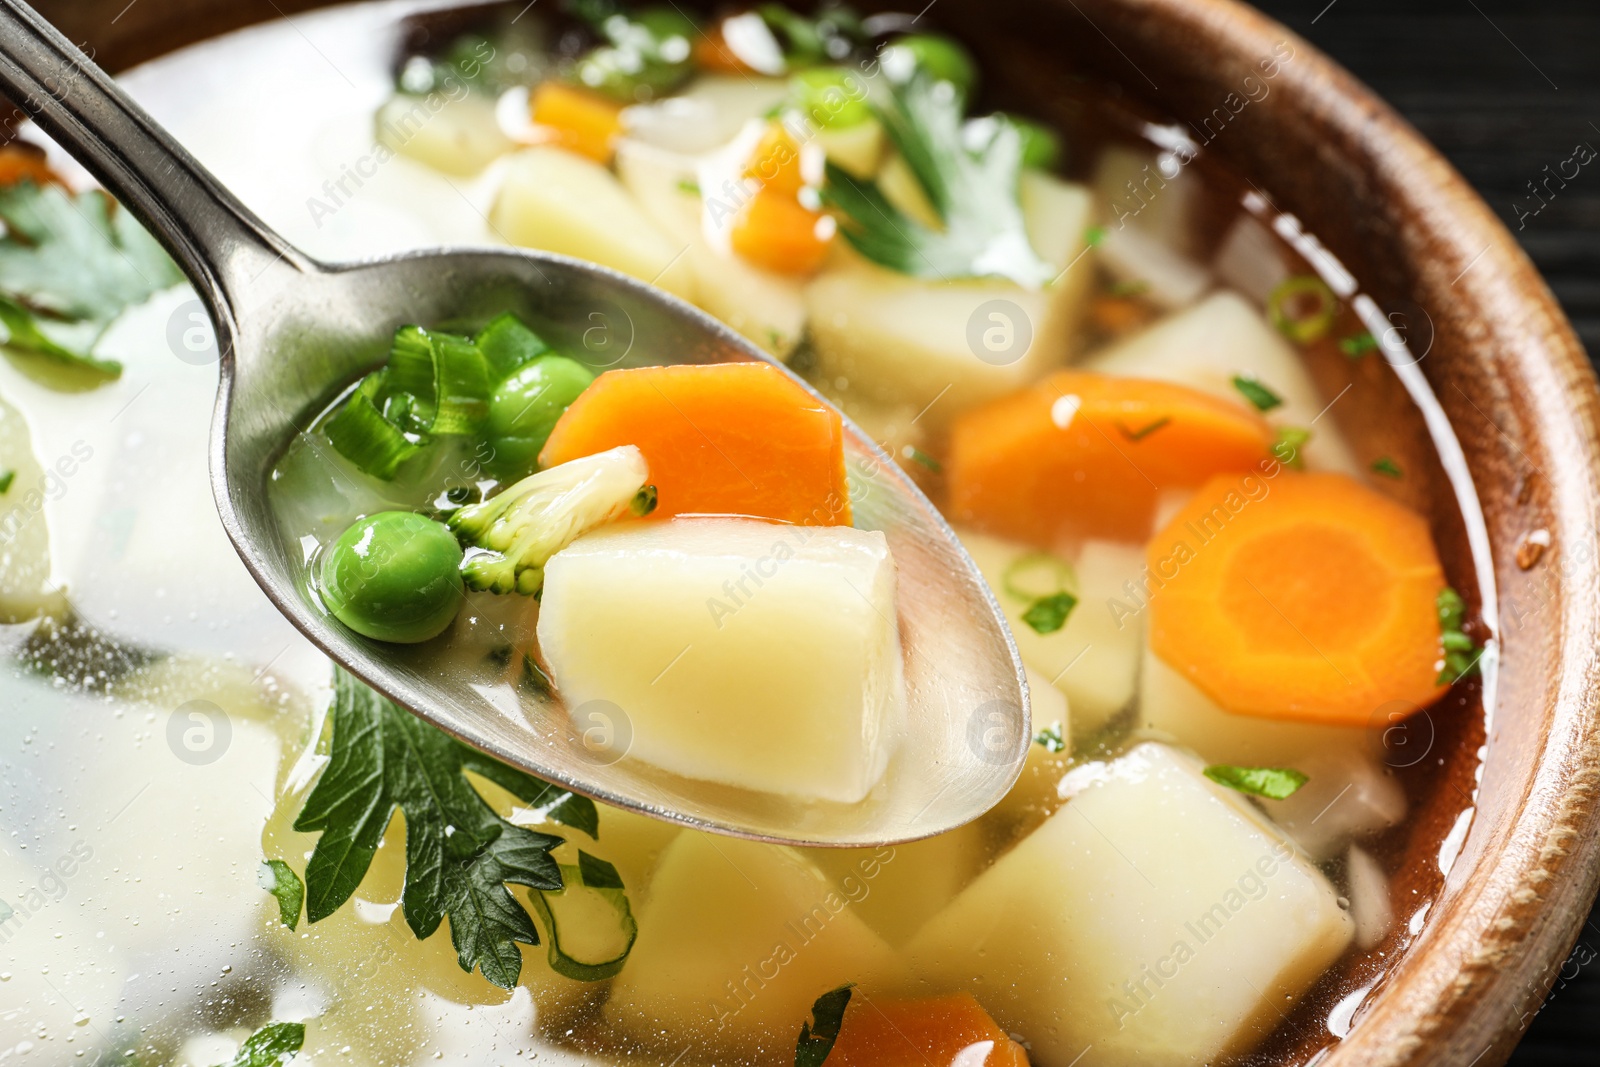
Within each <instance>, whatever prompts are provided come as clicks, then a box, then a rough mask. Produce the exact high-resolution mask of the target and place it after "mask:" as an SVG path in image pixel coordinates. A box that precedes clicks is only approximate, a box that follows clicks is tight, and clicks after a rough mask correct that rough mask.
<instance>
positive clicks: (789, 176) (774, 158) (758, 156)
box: [744, 122, 805, 197]
mask: <svg viewBox="0 0 1600 1067" xmlns="http://www.w3.org/2000/svg"><path fill="white" fill-rule="evenodd" d="M744 176H745V177H746V178H749V179H750V180H751V181H753V182H755V183H757V184H758V185H759V186H760V187H761V188H763V189H771V190H773V191H775V192H779V193H783V194H784V195H785V196H790V197H795V196H798V195H800V190H801V188H802V187H803V186H804V185H805V177H804V176H803V175H802V174H801V173H800V146H799V145H797V144H795V143H794V138H793V137H790V136H789V131H787V130H785V129H784V128H783V127H782V126H781V125H779V124H778V123H776V122H774V123H771V124H769V125H768V126H767V129H766V132H764V133H763V134H762V135H761V140H760V141H758V142H757V143H756V150H755V151H754V152H752V153H751V154H750V162H749V163H748V164H746V165H745V168H744Z"/></svg>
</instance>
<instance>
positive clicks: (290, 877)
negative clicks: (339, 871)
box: [256, 860, 306, 930]
mask: <svg viewBox="0 0 1600 1067" xmlns="http://www.w3.org/2000/svg"><path fill="white" fill-rule="evenodd" d="M256 884H257V885H259V886H260V887H261V888H262V889H265V890H266V891H267V892H268V893H271V894H272V895H273V896H275V897H277V898H278V918H279V919H280V920H282V922H283V925H285V926H287V927H288V928H289V929H291V930H293V929H294V928H295V927H297V926H299V925H300V907H301V905H303V904H304V903H305V902H306V884H305V883H304V882H302V881H301V880H300V876H299V875H298V874H295V873H294V868H293V867H290V866H289V865H288V864H287V863H285V862H283V861H282V860H262V861H261V871H260V873H259V874H257V876H256Z"/></svg>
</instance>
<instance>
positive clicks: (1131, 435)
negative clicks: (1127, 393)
mask: <svg viewBox="0 0 1600 1067" xmlns="http://www.w3.org/2000/svg"><path fill="white" fill-rule="evenodd" d="M1171 421H1172V419H1171V417H1170V416H1166V415H1163V416H1162V417H1161V418H1159V419H1157V420H1155V421H1154V422H1152V423H1148V424H1146V425H1144V426H1141V427H1139V428H1138V429H1137V430H1133V429H1129V428H1128V427H1127V426H1125V425H1123V423H1122V421H1121V420H1120V419H1119V420H1118V421H1117V430H1118V431H1119V432H1120V433H1121V434H1122V436H1124V437H1126V438H1127V439H1128V440H1130V441H1143V440H1144V439H1145V438H1146V437H1149V436H1150V435H1151V434H1153V433H1155V432H1156V431H1157V430H1159V429H1161V428H1162V427H1163V426H1165V425H1167V423H1169V422H1171Z"/></svg>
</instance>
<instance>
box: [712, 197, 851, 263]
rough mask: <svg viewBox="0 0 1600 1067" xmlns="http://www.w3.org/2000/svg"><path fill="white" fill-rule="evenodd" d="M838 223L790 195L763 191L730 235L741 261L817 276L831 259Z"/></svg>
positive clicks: (745, 208)
mask: <svg viewBox="0 0 1600 1067" xmlns="http://www.w3.org/2000/svg"><path fill="white" fill-rule="evenodd" d="M836 232H837V224H836V223H835V222H834V220H833V216H831V215H828V214H825V213H823V212H820V211H811V210H809V209H807V208H806V207H804V206H802V205H801V203H800V201H799V200H797V199H795V198H794V197H793V196H792V195H790V194H788V193H783V192H779V191H778V190H776V189H771V188H767V189H762V190H761V191H760V192H758V193H756V195H755V196H753V197H751V198H750V199H749V200H748V201H746V202H745V205H744V206H743V207H742V208H740V209H739V214H738V215H737V216H736V217H735V219H734V221H733V230H732V232H731V233H730V234H729V239H730V242H731V244H732V246H733V250H734V252H735V253H737V254H738V255H739V256H740V257H741V258H743V259H745V260H747V261H749V262H751V263H754V264H755V265H756V266H758V267H764V268H766V269H767V270H770V271H774V272H776V273H778V274H815V273H816V271H817V270H818V268H820V267H821V266H822V263H823V260H825V259H827V258H828V249H829V248H830V247H832V245H833V238H834V234H835V233H836Z"/></svg>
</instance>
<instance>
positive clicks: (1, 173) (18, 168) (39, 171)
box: [0, 141, 62, 185]
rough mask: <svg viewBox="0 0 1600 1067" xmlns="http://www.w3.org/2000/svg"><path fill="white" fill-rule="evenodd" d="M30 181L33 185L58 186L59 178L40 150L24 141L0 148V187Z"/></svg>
mask: <svg viewBox="0 0 1600 1067" xmlns="http://www.w3.org/2000/svg"><path fill="white" fill-rule="evenodd" d="M22 181H31V182H33V183H34V184H35V185H51V184H54V185H60V184H62V182H61V179H60V177H58V176H57V175H56V172H55V171H53V170H51V169H50V165H49V164H48V163H46V162H45V155H44V152H43V151H42V150H41V149H38V148H36V147H34V146H33V145H31V144H28V143H27V142H25V141H16V142H13V143H11V144H8V145H4V146H0V185H16V184H17V183H18V182H22Z"/></svg>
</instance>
